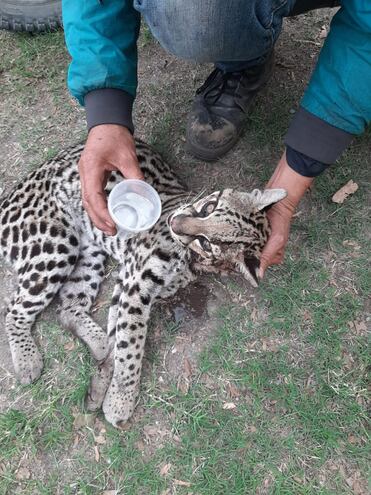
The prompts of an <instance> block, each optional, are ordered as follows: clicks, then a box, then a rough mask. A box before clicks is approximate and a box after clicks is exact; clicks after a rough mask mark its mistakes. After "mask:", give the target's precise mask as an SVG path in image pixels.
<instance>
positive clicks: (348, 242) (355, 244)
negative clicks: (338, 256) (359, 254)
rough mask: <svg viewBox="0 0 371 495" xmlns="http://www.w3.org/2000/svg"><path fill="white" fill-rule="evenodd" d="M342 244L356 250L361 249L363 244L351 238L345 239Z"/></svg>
mask: <svg viewBox="0 0 371 495" xmlns="http://www.w3.org/2000/svg"><path fill="white" fill-rule="evenodd" d="M342 244H343V246H344V247H350V248H352V249H354V251H359V250H360V249H361V246H360V245H359V244H358V242H356V241H352V240H351V239H350V240H348V239H345V241H343V243H342Z"/></svg>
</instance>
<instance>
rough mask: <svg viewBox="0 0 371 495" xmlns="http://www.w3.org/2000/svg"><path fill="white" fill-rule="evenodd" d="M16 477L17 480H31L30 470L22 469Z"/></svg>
mask: <svg viewBox="0 0 371 495" xmlns="http://www.w3.org/2000/svg"><path fill="white" fill-rule="evenodd" d="M15 477H16V478H17V480H29V479H30V478H31V473H30V470H29V469H27V468H25V467H20V468H19V469H18V471H17V473H16V475H15Z"/></svg>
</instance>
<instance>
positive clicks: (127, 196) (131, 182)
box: [108, 179, 161, 237]
mask: <svg viewBox="0 0 371 495" xmlns="http://www.w3.org/2000/svg"><path fill="white" fill-rule="evenodd" d="M108 210H109V212H110V215H111V217H112V219H113V221H114V222H115V224H116V225H117V228H118V233H119V235H121V236H125V237H131V236H132V235H134V234H135V233H136V232H142V231H144V230H148V229H150V228H151V227H152V226H153V225H154V224H155V223H156V222H157V220H158V219H159V218H160V215H161V200H160V197H159V195H158V193H157V191H156V190H155V189H153V187H152V186H150V185H149V184H147V183H146V182H144V181H141V180H136V179H125V180H123V181H122V182H120V183H119V184H116V186H115V187H114V188H113V189H112V191H111V192H110V195H109V197H108Z"/></svg>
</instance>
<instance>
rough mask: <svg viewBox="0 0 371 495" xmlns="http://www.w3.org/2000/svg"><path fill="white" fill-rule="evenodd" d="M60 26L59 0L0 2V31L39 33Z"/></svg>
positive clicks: (5, 0) (60, 5) (60, 10)
mask: <svg viewBox="0 0 371 495" xmlns="http://www.w3.org/2000/svg"><path fill="white" fill-rule="evenodd" d="M60 26H62V2H61V0H0V29H7V30H8V31H28V32H29V33H41V32H43V31H55V30H56V29H58V28H59V27H60Z"/></svg>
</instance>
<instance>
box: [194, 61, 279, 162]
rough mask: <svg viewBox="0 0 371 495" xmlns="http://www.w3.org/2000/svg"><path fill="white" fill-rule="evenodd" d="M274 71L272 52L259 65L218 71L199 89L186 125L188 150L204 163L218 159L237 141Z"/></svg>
mask: <svg viewBox="0 0 371 495" xmlns="http://www.w3.org/2000/svg"><path fill="white" fill-rule="evenodd" d="M272 70H273V52H272V54H271V55H270V57H269V58H268V59H267V61H266V62H265V63H264V64H262V65H259V66H255V67H251V68H249V69H245V70H243V71H238V72H223V71H222V70H220V69H215V70H214V71H213V72H212V73H211V74H210V75H209V77H208V78H207V79H206V81H205V82H204V84H203V85H202V86H201V87H200V88H199V89H198V90H197V92H196V98H195V100H194V102H193V105H192V110H191V112H190V114H189V116H188V122H187V134H186V137H187V149H188V151H189V152H190V153H191V154H192V155H194V156H195V157H197V158H201V159H202V160H205V161H212V160H217V159H218V158H220V157H221V156H223V155H224V154H225V153H227V151H229V150H230V149H231V148H232V147H233V146H234V145H235V143H236V142H237V141H238V138H239V137H240V134H241V132H242V130H243V127H244V123H245V121H246V118H247V116H248V110H249V109H250V107H251V104H252V102H253V101H254V98H255V96H256V94H257V93H258V91H259V90H260V89H261V88H262V87H263V86H264V85H265V84H266V83H267V82H268V80H269V78H270V76H271V74H272Z"/></svg>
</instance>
